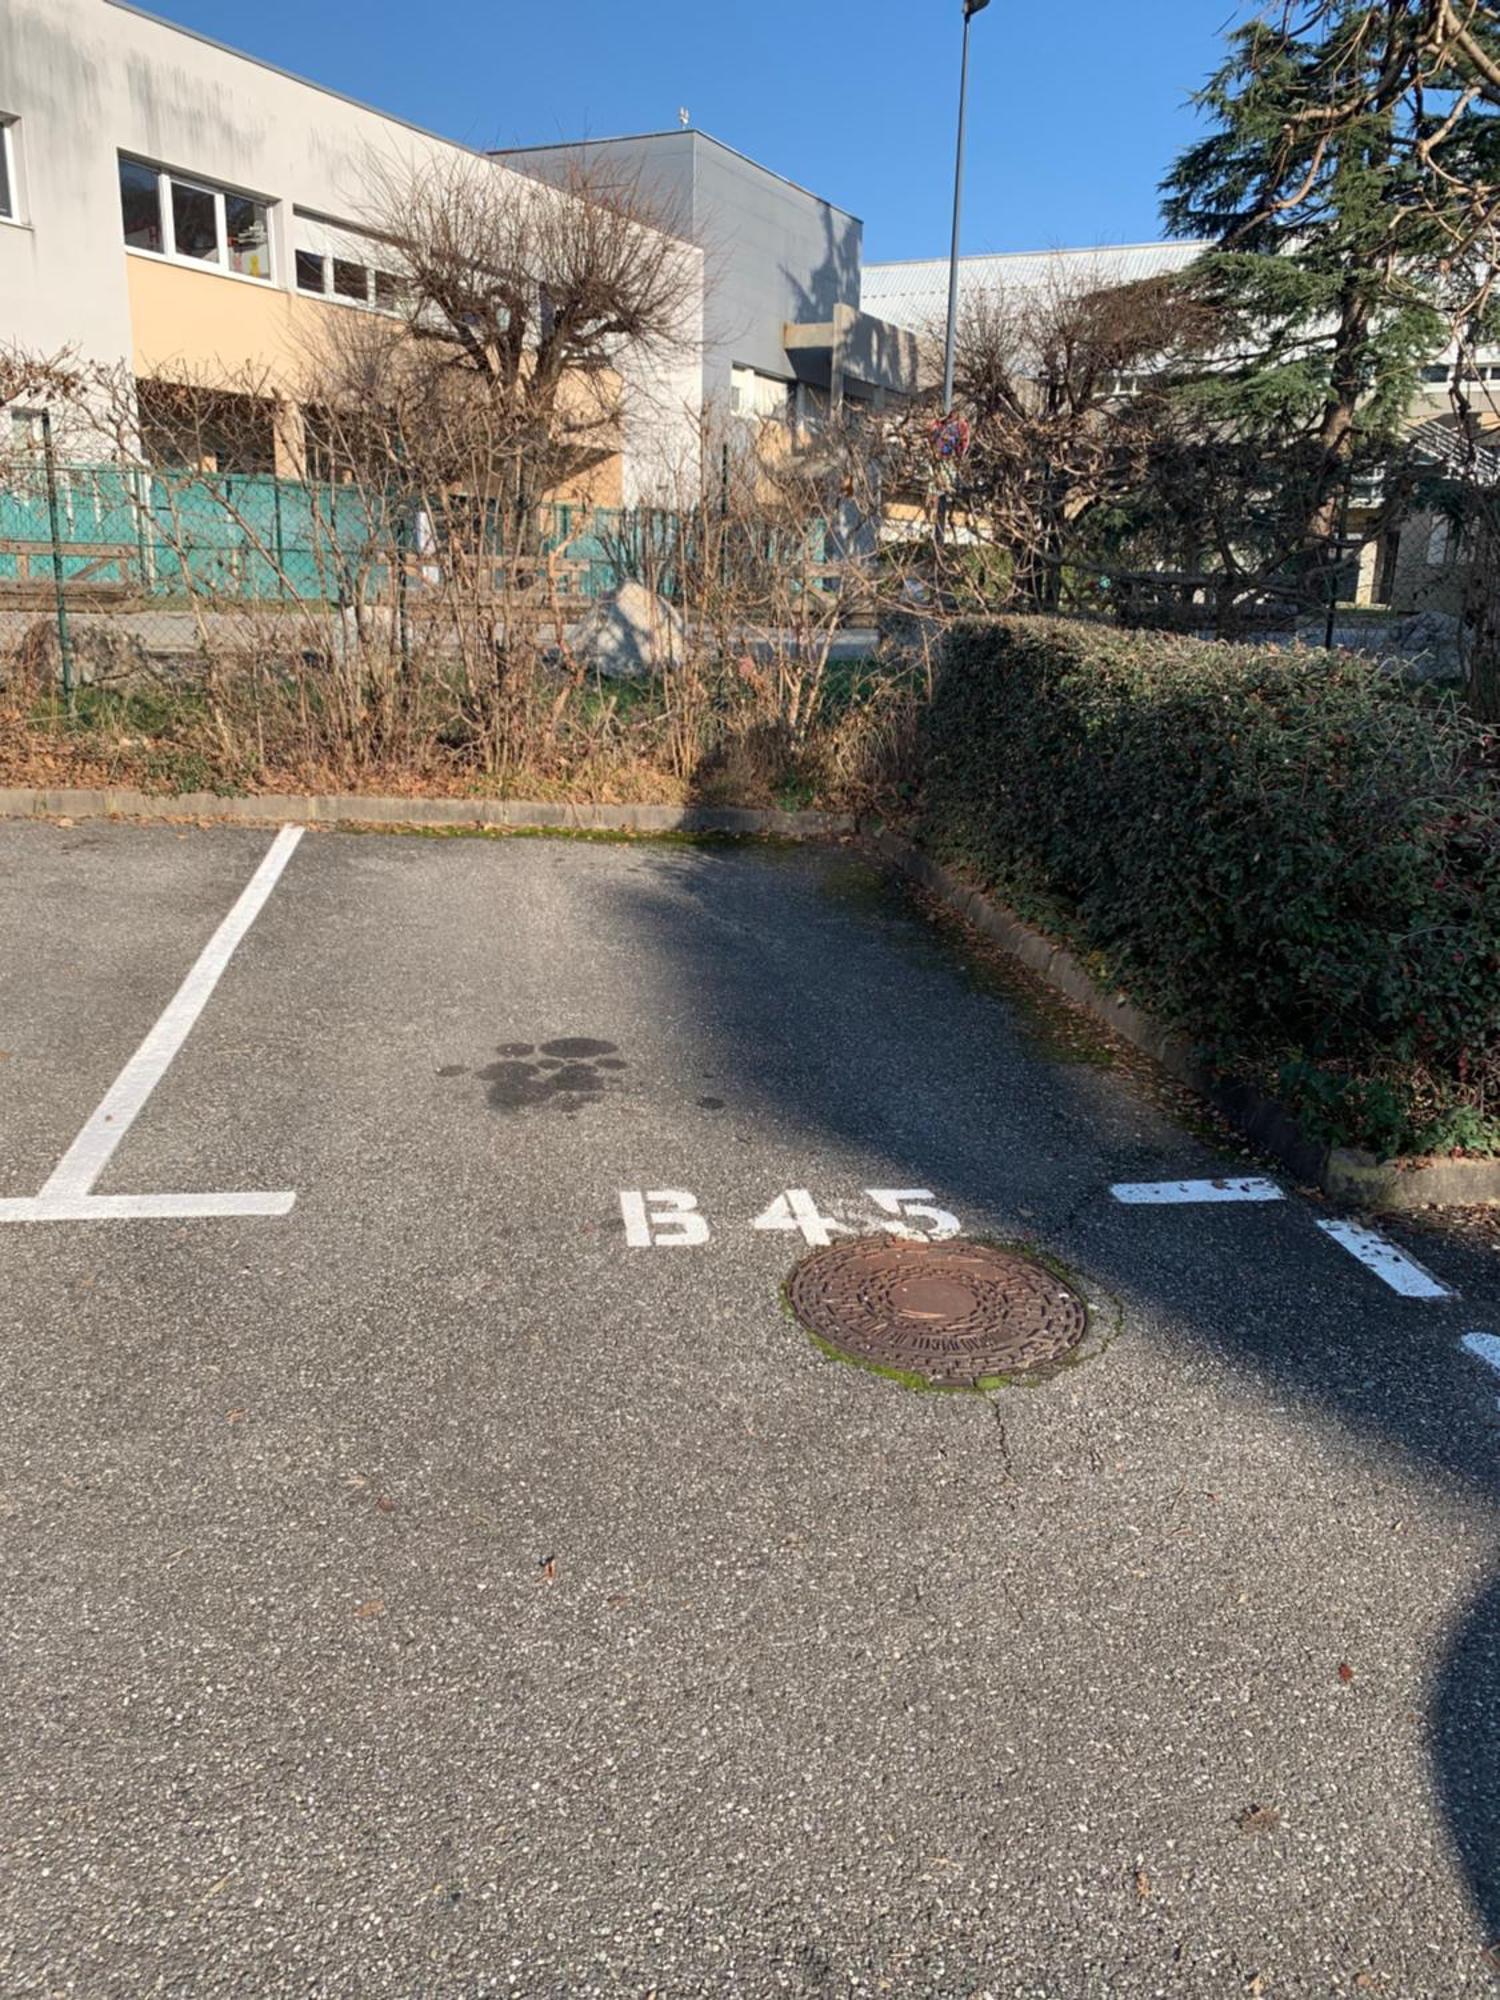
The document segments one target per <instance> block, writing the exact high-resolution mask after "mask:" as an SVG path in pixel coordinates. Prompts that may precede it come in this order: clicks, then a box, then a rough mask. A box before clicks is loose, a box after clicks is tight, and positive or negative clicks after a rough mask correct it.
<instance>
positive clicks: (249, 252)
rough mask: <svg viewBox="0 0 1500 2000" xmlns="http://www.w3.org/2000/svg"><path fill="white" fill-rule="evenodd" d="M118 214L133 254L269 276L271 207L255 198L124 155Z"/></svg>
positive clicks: (239, 274) (249, 275)
mask: <svg viewBox="0 0 1500 2000" xmlns="http://www.w3.org/2000/svg"><path fill="white" fill-rule="evenodd" d="M120 213H121V219H122V221H123V223H124V230H125V241H126V244H127V245H128V246H129V248H130V249H132V250H149V251H151V252H152V253H153V254H154V255H156V256H159V257H173V258H179V259H182V260H184V261H190V262H192V263H195V264H217V265H218V267H219V269H220V270H222V271H232V272H234V274H235V275H236V277H240V278H255V279H258V280H260V281H262V282H268V281H269V279H270V277H271V228H270V217H271V209H270V204H269V203H268V202H264V201H258V200H257V199H256V198H255V196H253V195H248V194H239V193H237V192H236V191H235V190H233V189H231V188H221V187H214V186H213V185H211V184H210V183H209V182H206V181H190V180H183V179H181V178H179V176H177V175H176V174H169V173H165V172H164V171H163V170H162V169H161V168H160V167H153V166H148V165H147V163H146V162H145V161H144V160H129V159H126V158H124V157H123V155H122V156H121V159H120Z"/></svg>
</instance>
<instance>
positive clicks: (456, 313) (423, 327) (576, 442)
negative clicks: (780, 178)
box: [307, 155, 699, 527]
mask: <svg viewBox="0 0 1500 2000" xmlns="http://www.w3.org/2000/svg"><path fill="white" fill-rule="evenodd" d="M364 219H365V223H366V225H367V227H368V229H369V230H370V232H371V234H372V235H374V236H375V237H377V238H378V239H379V240H380V241H381V243H382V245H383V246H384V256H385V258H386V260H387V262H388V265H389V270H390V274H391V277H392V278H393V280H394V283H393V285H392V288H391V294H390V297H389V299H388V310H387V311H386V312H384V313H382V314H379V315H358V316H357V315H353V314H349V315H338V316H336V317H334V318H331V319H330V320H329V322H328V325H327V326H326V327H325V328H323V329H322V330H321V332H320V335H319V337H318V345H317V348H316V350H315V351H314V352H312V353H310V354H309V356H308V375H309V381H308V396H307V400H309V401H312V402H315V403H320V404H323V405H325V406H330V407H331V406H341V407H343V408H345V409H358V408H364V409H367V410H368V409H372V408H375V407H377V406H379V407H382V408H384V409H386V410H387V411H388V412H390V413H391V415H392V417H393V419H394V420H395V421H396V422H397V425H398V428H399V430H400V432H401V434H402V436H403V439H404V440H405V441H406V443H407V444H408V445H410V446H411V447H413V448H416V447H417V446H418V444H419V439H420V437H421V436H423V435H425V436H428V437H430V436H432V435H433V434H434V433H440V434H441V435H443V436H444V437H445V438H447V439H448V440H450V441H453V440H456V439H457V438H458V436H459V434H460V431H461V428H462V425H463V423H464V422H465V421H466V420H468V421H471V423H472V432H473V435H472V437H470V438H469V439H468V440H467V441H466V442H465V444H464V446H463V448H462V449H461V451H460V453H459V456H460V457H461V459H462V461H463V463H462V471H463V473H464V476H465V477H466V478H472V477H473V476H474V475H475V472H476V469H477V468H476V465H475V450H476V447H477V446H478V445H479V444H480V443H481V442H482V447H483V452H484V456H485V461H486V462H485V464H484V466H483V468H482V469H480V470H481V477H482V491H483V492H484V494H485V495H486V497H488V498H490V499H493V500H500V501H502V502H503V503H504V504H505V505H506V506H507V507H508V509H509V510H510V512H511V514H512V516H513V517H514V519H515V521H516V523H517V525H518V526H520V527H524V526H525V524H526V522H527V518H528V516H529V513H530V510H531V509H532V508H533V507H534V506H535V504H536V503H537V502H538V501H539V500H541V499H543V498H544V497H547V496H548V495H552V494H555V493H557V492H558V491H559V490H560V489H563V488H565V487H569V486H575V485H577V484H579V483H580V482H582V483H586V482H587V480H588V478H589V476H590V475H591V474H594V473H597V471H598V470H599V468H600V467H601V466H603V465H604V464H605V463H606V462H607V461H609V460H610V459H611V458H613V457H614V455H615V454H616V453H618V451H619V449H620V445H621V439H622V426H623V419H624V414H625V412H624V402H625V390H624V382H625V378H626V374H627V372H630V373H631V374H632V375H633V376H634V377H635V378H637V379H638V378H639V377H640V375H641V374H642V372H643V370H644V369H645V367H646V366H647V365H648V364H651V363H655V362H660V361H661V360H662V359H663V358H665V357H666V356H668V355H670V354H673V353H676V352H680V351H682V350H683V349H684V348H685V346H686V345H687V344H688V343H689V342H690V341H691V339H692V338H693V330H692V328H693V317H692V305H693V301H694V298H695V294H696V290H697V286H698V283H699V277H698V259H697V255H696V252H695V251H694V249H693V248H692V246H691V244H690V243H689V242H688V241H687V238H686V232H685V230H684V228H683V226H682V224H681V221H680V218H679V217H677V216H676V215H675V214H673V213H671V212H669V211H668V210H667V209H666V208H665V207H664V206H663V205H662V204H661V203H660V202H659V201H657V200H655V199H654V198H649V197H648V196H647V195H646V193H645V192H644V191H643V190H642V188H641V187H640V185H639V184H638V183H635V182H630V181H623V182H622V181H621V180H620V179H619V178H618V177H615V178H610V179H606V178H605V177H604V176H603V174H602V173H600V172H599V171H598V170H597V169H594V168H591V167H590V166H588V165H587V164H576V165H574V166H573V167H571V168H570V169H569V170H568V172H567V174H566V176H565V178H564V181H563V183H562V185H560V186H559V185H554V184H552V183H549V182H543V181H540V180H537V179H533V178H531V177H529V176H527V175H525V174H523V173H520V172H517V171H515V170H514V169H512V168H510V167H507V166H503V165H501V164H499V163H498V162H495V161H492V160H488V159H485V158H482V157H479V156H466V155H452V156H446V157H443V158H432V159H420V160H411V159H406V158H396V157H385V158H380V157H377V158H374V159H372V160H371V162H370V163H369V168H368V173H367V176H366V182H365V197H364ZM408 433H410V436H409V437H408V436H407V434H408ZM432 470H433V471H434V472H439V471H440V470H441V468H438V467H434V468H432ZM457 470H458V468H457V467H455V468H454V471H455V473H456V472H457Z"/></svg>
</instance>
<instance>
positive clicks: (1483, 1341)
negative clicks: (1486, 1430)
mask: <svg viewBox="0 0 1500 2000" xmlns="http://www.w3.org/2000/svg"><path fill="white" fill-rule="evenodd" d="M1459 1344H1460V1345H1461V1346H1462V1347H1463V1348H1464V1350H1465V1352H1466V1353H1469V1354H1472V1355H1473V1356H1474V1358H1475V1360H1476V1361H1482V1362H1483V1363H1484V1364H1485V1366H1486V1367H1487V1368H1493V1369H1494V1371H1495V1373H1496V1374H1497V1375H1500V1334H1495V1333H1466V1334H1465V1335H1464V1337H1463V1340H1462V1341H1461V1342H1460V1343H1459ZM1495 1405H1496V1407H1497V1408H1500V1396H1497V1397H1496V1398H1495Z"/></svg>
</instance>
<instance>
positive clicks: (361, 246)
mask: <svg viewBox="0 0 1500 2000" xmlns="http://www.w3.org/2000/svg"><path fill="white" fill-rule="evenodd" d="M295 216H296V219H295V223H294V228H295V232H296V234H295V246H294V255H295V258H296V265H297V289H298V291H299V292H313V293H316V294H317V295H318V297H320V298H325V299H326V298H335V299H340V300H342V301H343V302H344V303H345V304H346V305H353V306H373V307H374V309H375V311H376V312H386V313H394V312H399V311H400V310H401V307H402V303H403V299H404V297H405V286H404V284H403V282H402V280H401V278H400V277H399V276H398V275H397V274H396V273H395V272H394V271H389V270H382V269H381V268H380V266H379V264H378V263H377V262H376V259H377V258H379V257H389V256H390V254H391V253H390V249H389V247H388V246H387V245H386V244H385V243H384V241H383V240H382V239H381V238H380V237H378V236H372V235H370V234H369V233H368V232H367V231H366V230H363V229H356V228H355V227H353V225H351V224H350V223H347V222H335V221H334V220H333V219H332V218H331V217H330V216H322V215H314V214H313V213H311V211H309V210H304V209H298V210H296V212H295Z"/></svg>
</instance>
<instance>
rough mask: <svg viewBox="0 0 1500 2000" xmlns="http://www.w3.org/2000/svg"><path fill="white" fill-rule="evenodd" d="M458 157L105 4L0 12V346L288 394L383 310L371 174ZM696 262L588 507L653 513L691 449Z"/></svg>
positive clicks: (290, 444)
mask: <svg viewBox="0 0 1500 2000" xmlns="http://www.w3.org/2000/svg"><path fill="white" fill-rule="evenodd" d="M467 150H468V149H466V148H462V147H455V146H453V145H452V144H451V142H449V141H447V140H444V139H441V138H437V137H435V136H433V135H432V134H430V133H427V132H422V131H419V130H417V129H416V128H415V127H413V126H410V125H407V124H405V123H403V122H402V121H401V120H400V119H397V118H391V117H387V116H386V115H384V114H383V113H381V112H378V111H373V110H370V109H369V108H368V107H366V106H364V105H362V104H357V103H355V102H353V101H352V100H351V99H349V98H345V97H341V96H339V95H338V94H337V93H336V92H333V91H330V90H325V89H323V88H322V87H321V86H319V85H317V84H312V83H307V82H304V81H302V80H301V79H299V78H297V77H294V76H289V75H287V74H286V73H285V72H284V71H281V70H278V69H275V68H273V67H271V66H270V65H269V64H266V63H262V62H258V61H256V60H254V59H253V58H252V57H249V56H245V55H240V54H238V53H237V52H235V51H234V50H232V49H227V48H224V47H222V46H221V45H220V44H218V43H216V42H211V41H208V40H206V39H205V38H204V37H202V36H200V35H196V34H193V33H191V32H189V31H188V30H186V29H183V28H179V27H175V26H173V25H171V24H170V23H167V22H164V21H160V20H157V19H155V18H154V17H153V16H151V15H148V14H143V13H140V12H138V11H137V10H136V9H134V8H132V7H128V6H124V5H121V4H118V0H0V344H4V345H8V346H12V347H17V348H20V349H23V350H26V351H27V352H31V353H38V354H49V355H50V354H56V353H59V352H61V351H63V350H69V351H71V352H72V353H73V354H74V355H75V356H77V357H78V358H79V359H80V360H82V361H85V362H99V363H105V364H111V365H112V364H117V363H122V362H123V363H125V364H126V365H127V366H128V367H129V368H131V369H132V370H133V372H134V374H135V376H136V378H137V380H138V381H139V382H165V383H172V382H182V381H189V382H191V381H198V380H201V379H203V378H205V377H206V376H208V375H211V374H215V373H222V375H223V376H224V377H225V378H227V379H231V380H232V379H235V378H242V377H244V376H245V374H246V373H247V372H249V371H257V372H260V373H262V374H264V375H265V376H266V378H267V379H268V381H269V382H270V383H271V384H272V385H273V386H274V385H276V384H278V383H279V384H281V385H282V386H283V387H285V389H286V392H287V395H288V397H291V396H292V395H293V394H294V391H293V389H292V386H291V385H292V383H293V380H294V377H295V374H296V371H297V366H298V362H299V359H300V357H303V356H305V354H306V351H307V338H308V334H309V331H310V330H311V329H314V328H315V327H316V325H317V322H318V316H319V315H325V314H328V313H333V312H348V311H365V312H378V311H381V310H383V309H385V308H387V307H388V306H389V305H390V304H391V303H392V302H393V283H394V281H393V278H392V276H391V274H390V273H389V272H388V271H387V270H385V269H383V268H382V253H381V246H380V243H379V240H378V238H376V237H375V236H373V235H372V234H371V233H370V232H369V230H368V229H367V228H365V227H363V226H362V223H361V218H362V216H363V215H364V214H365V202H364V198H363V190H364V188H365V187H366V185H367V184H368V165H369V162H370V161H371V160H372V159H379V160H381V161H383V162H385V163H387V164H388V165H392V164H397V163H399V164H401V165H402V166H420V165H421V164H422V163H423V162H425V161H427V160H430V159H432V158H434V157H435V156H442V155H445V154H453V153H466V152H467ZM474 157H484V156H474ZM486 170H487V171H490V172H493V173H495V174H501V175H508V174H510V173H512V172H513V171H514V170H513V169H511V168H509V167H507V166H506V165H504V164H503V163H501V162H499V161H494V160H488V159H487V160H486ZM564 198H565V197H562V196H559V199H564ZM693 259H694V267H695V271H696V277H697V284H698V287H699V288H700V289H699V292H698V295H697V296H696V297H695V298H694V299H692V300H690V301H689V302H688V303H687V304H686V305H685V307H684V335H683V342H682V352H681V358H680V360H678V359H676V358H674V360H673V362H672V363H671V364H670V365H668V366H666V367H665V368H663V366H662V364H660V363H658V364H656V366H655V367H654V368H653V370H652V372H651V375H650V378H649V379H646V378H645V377H644V376H642V377H641V378H640V379H637V378H636V377H634V376H633V375H632V366H633V364H632V361H631V357H629V356H628V355H625V356H622V357H621V360H620V364H619V365H620V370H621V374H622V376H623V377H624V378H625V383H626V397H625V403H626V419H625V421H626V435H625V440H624V449H623V452H622V453H621V455H620V457H619V459H618V460H617V461H613V462H612V465H611V468H610V470H609V478H608V482H607V484H606V486H605V489H604V490H599V491H595V492H594V493H593V494H592V495H591V497H593V498H596V499H598V500H600V501H603V502H610V501H621V500H623V501H624V502H626V503H627V504H628V503H630V502H633V501H635V500H637V499H640V498H644V497H648V496H649V495H650V494H651V493H652V492H653V491H655V490H656V489H657V488H658V487H659V486H660V485H662V484H663V483H664V482H665V481H666V479H667V478H668V477H669V476H671V475H672V474H674V473H675V472H676V471H677V470H678V469H680V466H681V465H682V464H683V463H684V462H685V459H686V457H687V455H688V454H690V453H691V452H692V450H693V448H694V442H695V439H696V437H697V428H698V419H699V411H700V403H701V393H702V391H701V382H702V376H701V359H700V348H701V330H702V299H701V283H702V260H701V257H699V256H698V255H697V253H696V252H695V253H693ZM288 418H289V419H290V421H288ZM297 424H298V419H297V413H296V411H295V409H292V410H290V411H289V412H288V411H283V412H281V413H280V414H279V415H278V418H277V421H276V422H275V423H274V425H270V426H268V429H267V445H266V452H267V455H268V457H269V459H270V461H271V463H268V464H267V465H266V466H264V467H260V468H255V469H265V470H269V469H272V464H274V468H275V469H277V470H281V471H288V470H295V469H297V459H298V450H297V443H296V439H297Z"/></svg>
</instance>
